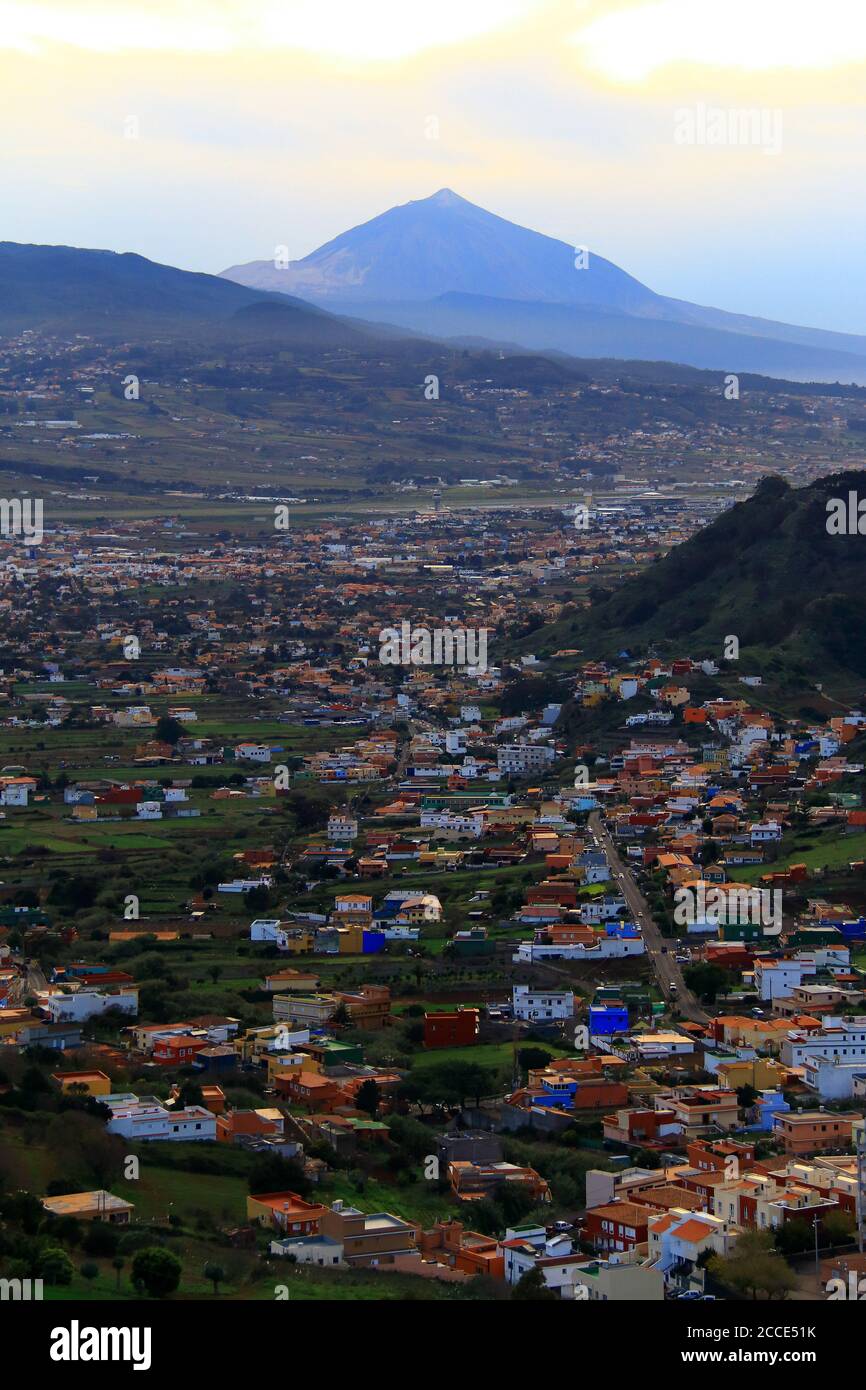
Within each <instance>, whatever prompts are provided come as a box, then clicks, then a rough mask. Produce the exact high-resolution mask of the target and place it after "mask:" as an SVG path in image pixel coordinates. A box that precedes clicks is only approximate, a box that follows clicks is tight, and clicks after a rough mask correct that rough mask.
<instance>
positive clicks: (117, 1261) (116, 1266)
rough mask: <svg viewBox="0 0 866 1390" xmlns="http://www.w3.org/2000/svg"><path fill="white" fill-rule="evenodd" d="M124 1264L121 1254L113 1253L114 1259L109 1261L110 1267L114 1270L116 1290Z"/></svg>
mask: <svg viewBox="0 0 866 1390" xmlns="http://www.w3.org/2000/svg"><path fill="white" fill-rule="evenodd" d="M125 1264H126V1260H125V1259H124V1258H123V1256H122V1255H115V1257H114V1259H113V1260H112V1261H111V1267H112V1269H113V1270H114V1273H115V1278H116V1283H115V1288H116V1289H118V1290H119V1289H120V1272H121V1270H122V1269H123V1267H124V1265H125Z"/></svg>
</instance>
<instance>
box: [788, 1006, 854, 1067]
mask: <svg viewBox="0 0 866 1390" xmlns="http://www.w3.org/2000/svg"><path fill="white" fill-rule="evenodd" d="M779 1057H780V1060H781V1061H782V1062H783V1063H784V1065H785V1066H786V1067H804V1066H805V1065H806V1062H807V1061H809V1060H814V1059H818V1058H823V1059H824V1060H826V1061H832V1060H833V1059H834V1057H838V1059H839V1061H840V1063H843V1062H848V1063H850V1062H860V1063H866V1018H862V1017H860V1018H853V1019H846V1020H844V1021H843V1020H842V1019H840V1018H829V1017H827V1018H825V1019H824V1027H823V1028H822V1030H821V1032H820V1033H806V1032H803V1031H802V1030H801V1029H799V1028H793V1029H792V1030H791V1032H790V1033H789V1034H788V1036H787V1037H786V1038H785V1039H784V1040H783V1042H782V1045H781V1048H780V1049H779Z"/></svg>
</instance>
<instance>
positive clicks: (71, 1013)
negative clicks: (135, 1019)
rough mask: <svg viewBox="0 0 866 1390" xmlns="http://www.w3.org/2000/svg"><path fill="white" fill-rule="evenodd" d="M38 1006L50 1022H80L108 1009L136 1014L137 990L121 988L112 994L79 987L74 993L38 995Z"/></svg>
mask: <svg viewBox="0 0 866 1390" xmlns="http://www.w3.org/2000/svg"><path fill="white" fill-rule="evenodd" d="M39 1007H40V1008H42V1009H44V1010H45V1011H46V1013H47V1014H48V1016H49V1018H50V1020H51V1022H52V1023H69V1022H73V1021H74V1022H79V1023H80V1022H83V1021H84V1020H85V1019H88V1018H95V1017H98V1015H100V1014H104V1013H107V1012H108V1011H109V1009H117V1010H118V1011H119V1012H120V1013H124V1014H137V1013H138V990H137V989H121V990H117V992H116V993H114V994H101V993H100V992H99V991H98V990H95V989H79V990H76V991H75V993H74V994H50V995H48V997H47V998H45V997H42V996H40V1003H39Z"/></svg>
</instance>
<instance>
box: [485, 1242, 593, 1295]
mask: <svg viewBox="0 0 866 1390" xmlns="http://www.w3.org/2000/svg"><path fill="white" fill-rule="evenodd" d="M499 1249H500V1252H501V1255H502V1261H503V1273H504V1276H505V1282H506V1283H507V1284H511V1285H512V1286H513V1285H514V1284H518V1283H519V1282H520V1280H521V1279H522V1278H523V1276H524V1275H525V1274H528V1273H529V1272H530V1271H531V1270H533V1269H537V1270H538V1271H539V1272H540V1273H541V1275H542V1276H543V1278H544V1282H545V1284H546V1285H547V1287H548V1288H549V1289H551V1290H552V1291H553V1292H554V1293H557V1294H559V1296H560V1298H562V1297H564V1296H568V1295H567V1293H566V1291H567V1290H568V1289H570V1287H571V1284H572V1280H573V1271H574V1270H575V1269H576V1268H577V1267H578V1266H581V1265H585V1264H586V1263H587V1259H586V1256H585V1255H580V1254H575V1253H574V1250H573V1247H572V1241H571V1237H570V1236H568V1235H566V1234H564V1233H558V1232H555V1233H554V1234H552V1235H548V1233H547V1231H546V1230H545V1228H544V1227H543V1226H531V1225H525V1226H515V1227H511V1228H509V1229H508V1230H507V1231H506V1233H505V1239H504V1240H501V1241H500V1242H499Z"/></svg>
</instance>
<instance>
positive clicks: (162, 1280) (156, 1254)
mask: <svg viewBox="0 0 866 1390" xmlns="http://www.w3.org/2000/svg"><path fill="white" fill-rule="evenodd" d="M181 1269H182V1266H181V1263H180V1260H179V1259H178V1258H177V1255H174V1254H172V1252H171V1251H170V1250H163V1249H162V1248H161V1247H160V1246H158V1245H149V1246H147V1247H146V1248H145V1249H144V1250H139V1252H138V1254H137V1255H136V1256H135V1258H134V1259H133V1261H132V1282H133V1284H134V1285H135V1287H136V1288H137V1289H144V1291H145V1293H147V1294H148V1295H149V1296H150V1297H151V1298H165V1297H166V1295H167V1294H170V1293H174V1291H175V1289H176V1288H177V1286H178V1284H179V1283H180V1275H181Z"/></svg>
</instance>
